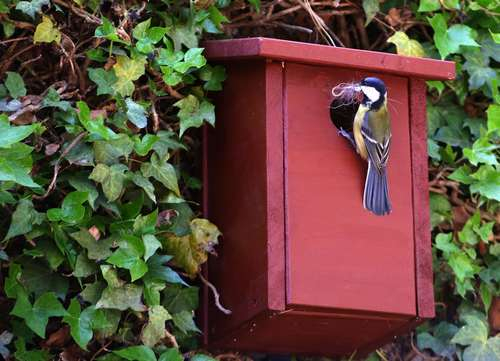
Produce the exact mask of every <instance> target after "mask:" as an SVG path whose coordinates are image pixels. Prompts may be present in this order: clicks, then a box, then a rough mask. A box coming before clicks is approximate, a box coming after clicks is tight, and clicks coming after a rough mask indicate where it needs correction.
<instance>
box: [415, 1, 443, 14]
mask: <svg viewBox="0 0 500 361" xmlns="http://www.w3.org/2000/svg"><path fill="white" fill-rule="evenodd" d="M439 9H441V3H440V2H439V0H420V4H419V6H418V10H417V11H418V12H420V13H423V12H429V11H436V10H439Z"/></svg>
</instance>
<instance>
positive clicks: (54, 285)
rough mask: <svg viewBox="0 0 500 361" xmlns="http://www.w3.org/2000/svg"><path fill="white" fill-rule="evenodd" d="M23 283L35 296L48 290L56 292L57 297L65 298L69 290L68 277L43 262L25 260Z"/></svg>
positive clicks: (21, 278) (23, 263)
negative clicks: (53, 270)
mask: <svg viewBox="0 0 500 361" xmlns="http://www.w3.org/2000/svg"><path fill="white" fill-rule="evenodd" d="M21 264H22V267H23V271H22V274H21V277H20V280H21V283H22V284H23V286H24V287H25V288H26V290H27V291H28V293H34V294H35V297H38V296H41V295H42V294H44V293H46V292H54V293H55V295H56V296H57V297H59V298H60V299H64V298H65V296H66V293H67V292H68V278H67V277H64V276H62V275H61V274H59V273H55V272H52V270H51V269H50V268H49V267H47V265H46V264H45V263H43V262H33V261H31V260H29V261H23V262H21Z"/></svg>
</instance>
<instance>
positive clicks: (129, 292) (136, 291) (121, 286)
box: [96, 266, 146, 312]
mask: <svg viewBox="0 0 500 361" xmlns="http://www.w3.org/2000/svg"><path fill="white" fill-rule="evenodd" d="M101 271H102V273H103V277H104V279H105V280H106V281H107V282H108V287H106V289H104V291H103V292H102V295H101V298H100V299H99V301H98V302H97V304H96V308H110V309H116V310H120V311H125V310H127V309H129V308H130V309H132V310H134V311H137V312H143V311H145V310H146V307H145V306H144V304H143V303H142V286H138V285H135V284H125V282H124V281H122V280H121V279H119V278H118V276H117V274H116V270H114V269H113V268H111V266H101Z"/></svg>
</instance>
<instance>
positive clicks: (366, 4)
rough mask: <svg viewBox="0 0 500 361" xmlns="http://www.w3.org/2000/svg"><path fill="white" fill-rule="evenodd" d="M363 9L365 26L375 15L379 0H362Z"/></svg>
mask: <svg viewBox="0 0 500 361" xmlns="http://www.w3.org/2000/svg"><path fill="white" fill-rule="evenodd" d="M363 10H364V12H365V16H366V22H365V26H366V25H368V24H369V23H370V22H371V21H372V20H373V18H374V17H375V15H377V13H378V11H379V10H380V8H379V0H363Z"/></svg>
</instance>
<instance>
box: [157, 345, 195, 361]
mask: <svg viewBox="0 0 500 361" xmlns="http://www.w3.org/2000/svg"><path fill="white" fill-rule="evenodd" d="M192 359H193V357H191V358H190V360H192ZM183 360H184V356H182V355H181V353H180V352H179V349H178V348H175V347H172V348H169V349H167V350H166V351H164V352H163V353H162V354H161V355H160V358H159V359H158V361H183Z"/></svg>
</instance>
